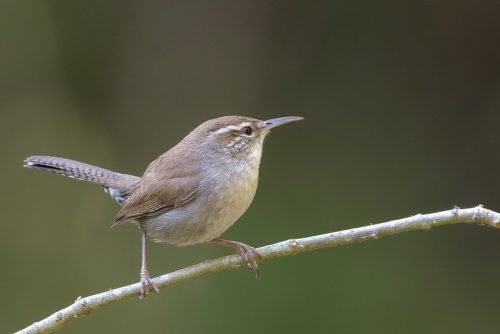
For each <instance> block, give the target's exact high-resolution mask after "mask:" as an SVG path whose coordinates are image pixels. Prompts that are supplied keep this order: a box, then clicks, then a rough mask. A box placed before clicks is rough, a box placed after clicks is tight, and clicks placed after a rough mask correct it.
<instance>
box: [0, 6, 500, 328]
mask: <svg viewBox="0 0 500 334" xmlns="http://www.w3.org/2000/svg"><path fill="white" fill-rule="evenodd" d="M499 38H500V5H499V3H498V1H459V2H456V1H451V0H446V1H445V0H441V1H390V0H387V1H377V2H374V1H366V0H364V1H363V0H359V1H342V0H340V1H309V2H306V1H210V2H208V1H206V2H201V1H199V2H189V1H187V2H186V1H156V2H153V1H151V2H148V1H145V2H137V1H130V0H126V1H114V2H112V1H92V0H91V1H2V2H0V40H1V41H2V43H1V52H0V153H1V156H2V167H1V168H2V172H1V174H0V178H1V179H0V184H1V185H2V188H1V192H0V203H1V204H0V205H1V212H2V219H1V222H2V223H1V224H2V229H1V233H0V268H2V275H1V276H0V290H1V296H2V298H1V300H2V301H1V306H0V332H2V333H6V332H12V331H14V330H17V329H21V328H23V327H24V326H26V325H28V324H30V323H31V322H33V321H37V320H40V319H41V318H43V317H45V316H48V315H49V314H51V313H53V312H55V311H56V310H58V309H60V308H62V307H63V306H66V305H68V304H69V303H71V302H72V301H73V300H74V299H75V298H76V297H78V296H80V295H81V296H85V295H89V294H93V293H97V292H101V291H105V290H107V289H109V288H112V287H119V286H122V285H125V284H129V283H134V282H136V281H137V280H138V270H139V261H140V252H139V247H140V240H139V233H138V231H137V229H136V228H134V227H133V226H131V225H130V226H124V227H121V228H118V229H113V230H110V228H109V226H110V225H111V223H112V221H113V218H114V214H115V212H116V210H117V206H116V204H115V203H114V202H113V201H112V200H110V199H109V198H107V197H106V195H105V194H104V193H103V192H102V191H101V190H100V189H99V188H98V187H96V186H94V185H91V184H84V183H79V182H76V181H74V180H70V179H67V178H63V177H59V176H55V175H51V174H48V173H42V172H38V171H33V170H26V169H23V168H22V167H21V166H22V160H23V159H24V158H25V157H26V156H28V155H32V154H46V155H56V156H62V157H69V158H73V159H77V160H81V161H85V162H89V163H93V164H96V165H100V166H103V167H107V168H110V169H114V170H117V171H121V172H126V173H131V174H141V173H142V171H143V170H144V168H145V167H146V165H147V164H148V162H149V161H151V160H152V159H154V158H155V157H156V156H157V155H159V154H160V153H162V152H163V151H165V150H166V149H168V148H169V147H171V146H173V145H174V144H175V143H176V142H177V141H179V140H180V139H181V138H182V137H183V136H184V135H186V134H187V132H188V131H190V130H191V129H192V128H194V127H195V126H196V125H198V124H199V123H201V122H202V121H204V120H207V119H209V118H213V117H217V116H222V115H230V114H242V115H248V116H253V117H257V118H262V119H265V118H270V117H277V116H285V115H301V116H304V117H305V118H306V120H305V121H303V122H301V123H295V124H292V125H287V126H285V127H283V128H279V129H277V130H275V131H274V134H273V135H272V136H271V137H270V138H268V140H267V142H266V147H265V152H264V159H263V162H262V165H261V179H260V185H259V191H258V192H257V196H256V198H255V200H254V202H253V205H252V206H251V208H250V209H249V211H248V212H247V214H246V215H244V217H242V218H241V219H240V220H239V222H238V223H237V224H236V225H235V226H234V227H233V228H231V229H230V230H229V231H228V232H227V233H225V234H224V236H225V237H226V238H231V239H235V240H240V241H243V242H245V243H248V244H251V245H254V246H261V245H265V244H268V243H273V242H277V241H281V240H285V239H288V238H292V237H302V236H309V235H314V234H320V233H325V232H329V231H335V230H341V229H346V228H351V227H356V226H363V225H367V224H370V223H377V222H382V221H385V220H389V219H395V218H401V217H406V216H409V215H413V214H416V213H426V212H434V211H440V210H445V209H450V208H452V207H453V205H458V206H461V207H469V206H473V205H477V204H479V203H482V204H484V205H485V206H486V207H488V208H491V209H493V210H497V211H498V210H500V198H499V196H498V189H499V186H500V175H499V168H498V167H499V162H500V158H499V157H500V155H499V152H498V148H499V147H500V134H499V131H498V129H499V121H500V113H499V109H500V62H499V59H500V43H499ZM225 254H229V250H228V249H225V248H224V247H220V246H216V245H199V246H193V247H187V248H175V247H172V246H168V245H165V244H153V243H150V256H149V265H150V270H151V272H152V274H153V275H159V274H162V273H166V272H169V271H173V270H176V269H179V268H183V267H185V266H189V265H191V264H194V263H197V262H200V261H204V260H206V259H211V258H215V257H218V256H222V255H225ZM499 255H500V231H497V230H493V229H488V228H481V227H477V226H468V225H464V226H448V227H442V228H438V229H434V230H431V231H429V232H413V233H407V234H401V235H397V236H394V237H390V238H384V239H381V240H377V241H371V242H367V243H363V244H355V245H350V246H346V247H340V248H336V249H329V250H323V251H318V252H314V253H309V254H305V255H300V256H294V257H287V258H283V259H279V260H275V261H272V262H266V263H264V264H262V266H261V270H262V271H261V277H260V279H258V280H256V279H255V278H254V274H253V273H252V272H250V271H248V270H240V271H233V272H225V273H221V274H215V275H210V276H207V277H204V278H202V279H198V280H193V281H190V282H187V283H183V284H180V285H177V286H174V287H171V288H168V289H164V290H162V291H161V293H160V294H159V295H158V296H153V297H150V298H148V299H147V300H146V301H143V302H141V301H139V299H133V300H129V301H127V302H124V303H120V304H117V305H113V306H111V307H106V308H104V309H101V310H99V311H97V312H95V313H93V314H92V315H90V316H88V317H86V318H83V319H80V320H78V321H76V322H74V323H72V324H71V325H69V326H67V327H65V328H64V330H63V332H64V333H108V332H119V333H224V332H238V333H242V334H243V333H255V332H262V333H267V332H273V333H274V332H278V333H282V332H287V333H304V332H306V331H307V332H313V333H331V332H339V333H368V332H369V333H498V332H499V331H500V322H499V318H498V316H499V314H500V303H499V300H500V291H499V282H500V266H499Z"/></svg>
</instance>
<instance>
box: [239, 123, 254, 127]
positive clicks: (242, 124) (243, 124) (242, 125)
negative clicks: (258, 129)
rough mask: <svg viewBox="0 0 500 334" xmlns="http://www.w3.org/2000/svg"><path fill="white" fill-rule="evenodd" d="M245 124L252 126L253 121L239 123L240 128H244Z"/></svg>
mask: <svg viewBox="0 0 500 334" xmlns="http://www.w3.org/2000/svg"><path fill="white" fill-rule="evenodd" d="M245 126H252V123H250V122H243V123H241V124H240V125H239V127H240V128H244V127H245Z"/></svg>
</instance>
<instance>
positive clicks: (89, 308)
mask: <svg viewBox="0 0 500 334" xmlns="http://www.w3.org/2000/svg"><path fill="white" fill-rule="evenodd" d="M460 223H473V224H477V225H484V226H490V227H495V228H500V213H498V212H495V211H491V210H488V209H485V208H484V207H483V206H481V205H480V206H477V207H475V208H469V209H460V208H457V207H456V208H454V209H452V210H447V211H441V212H436V213H429V214H418V215H415V216H412V217H408V218H403V219H398V220H392V221H389V222H386V223H381V224H375V225H368V226H363V227H358V228H353V229H349V230H344V231H339V232H332V233H326V234H321V235H315V236H311V237H307V238H301V239H290V240H286V241H282V242H278V243H275V244H271V245H268V246H264V247H261V248H259V249H257V250H258V252H259V254H260V255H261V257H262V261H265V260H269V259H273V258H277V257H283V256H288V255H295V254H299V253H304V252H309V251H313V250H316V249H321V248H330V247H337V246H342V245H347V244H351V243H355V242H362V241H367V240H373V239H379V238H381V237H385V236H389V235H394V234H398V233H403V232H409V231H416V230H429V229H431V228H432V227H436V226H441V225H450V224H460ZM243 265H244V262H243V260H242V259H241V257H240V256H238V255H230V256H225V257H221V258H218V259H214V260H210V261H205V262H202V263H198V264H195V265H193V266H190V267H187V268H184V269H180V270H178V271H175V272H172V273H168V274H165V275H162V276H159V277H156V278H154V279H153V281H154V283H155V284H156V285H157V286H158V287H161V288H165V287H168V286H172V285H174V284H177V283H180V282H184V281H187V280H190V279H193V278H197V277H200V276H204V275H207V274H209V273H215V272H220V271H225V270H231V269H237V268H240V267H242V266H243ZM139 293H140V284H139V283H135V284H131V285H127V286H124V287H121V288H117V289H113V290H110V291H106V292H101V293H98V294H95V295H91V296H87V297H84V298H81V297H78V299H77V300H76V301H75V302H74V303H73V304H71V305H69V306H68V307H66V308H63V309H61V310H59V311H57V312H55V313H54V314H52V315H51V316H49V317H47V318H45V319H43V320H40V321H38V322H35V323H33V324H32V325H30V326H28V327H26V328H24V329H22V330H20V331H18V332H17V333H20V334H35V333H52V332H54V331H56V330H58V329H60V328H62V327H63V326H64V325H66V324H67V323H70V322H71V321H73V320H75V319H77V318H79V317H81V316H84V315H87V314H89V313H91V312H93V311H95V310H97V309H98V308H101V307H103V306H106V305H109V304H114V303H118V302H120V301H123V300H125V299H129V298H131V297H135V296H138V295H139Z"/></svg>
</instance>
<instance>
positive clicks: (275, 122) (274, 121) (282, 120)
mask: <svg viewBox="0 0 500 334" xmlns="http://www.w3.org/2000/svg"><path fill="white" fill-rule="evenodd" d="M303 119H304V118H302V117H298V116H287V117H279V118H271V119H268V120H267V121H264V122H265V123H266V124H265V126H264V129H266V130H270V129H272V128H275V127H277V126H280V125H283V124H286V123H290V122H296V121H300V120H303Z"/></svg>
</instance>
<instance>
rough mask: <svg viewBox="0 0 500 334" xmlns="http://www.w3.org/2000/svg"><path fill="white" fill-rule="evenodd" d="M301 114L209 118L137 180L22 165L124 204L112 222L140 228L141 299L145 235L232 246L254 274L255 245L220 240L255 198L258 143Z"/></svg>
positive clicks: (89, 168) (57, 165) (92, 170)
mask: <svg viewBox="0 0 500 334" xmlns="http://www.w3.org/2000/svg"><path fill="white" fill-rule="evenodd" d="M302 119H303V118H302V117H298V116H287V117H279V118H272V119H268V120H259V119H256V118H251V117H246V116H223V117H218V118H214V119H210V120H208V121H205V122H203V123H202V124H200V125H199V126H198V127H196V128H195V129H194V130H192V131H191V132H190V133H189V134H188V135H187V136H185V137H184V138H183V139H182V140H181V141H180V142H179V143H178V144H177V145H175V146H173V147H172V148H170V149H169V150H167V151H166V152H165V153H163V154H161V155H160V156H159V157H158V158H156V159H155V160H153V161H152V162H151V163H150V164H149V165H148V167H147V168H146V170H145V171H144V173H143V175H142V176H141V177H139V176H135V175H129V174H123V173H118V172H114V171H111V170H108V169H105V168H101V167H97V166H94V165H90V164H86V163H83V162H79V161H75V160H71V159H65V158H59V157H52V156H40V155H36V156H30V157H28V158H26V159H25V161H24V167H28V168H34V169H41V170H45V171H49V172H52V173H56V174H60V175H63V176H67V177H70V178H74V179H78V180H82V181H87V182H91V183H96V184H98V185H100V186H101V187H102V188H103V189H104V191H105V192H106V193H107V194H108V195H109V196H111V197H112V198H113V199H114V200H115V201H116V202H117V203H118V204H119V205H121V208H120V209H119V211H118V213H117V214H116V217H115V220H114V223H113V224H112V227H115V226H120V225H124V224H125V223H133V224H135V225H137V226H138V227H139V230H140V232H141V254H142V261H141V269H140V298H141V299H144V298H145V297H146V296H147V295H148V294H149V293H151V292H156V293H158V292H159V288H158V287H157V286H156V284H155V283H154V282H153V281H152V279H151V277H150V275H149V271H148V267H147V261H146V260H147V256H146V243H147V238H151V239H153V240H155V241H158V242H165V243H168V244H172V245H176V246H189V245H195V244H200V243H206V242H213V243H216V244H220V245H224V246H229V247H232V248H234V251H235V253H236V254H238V255H240V256H241V257H242V259H243V260H244V262H245V263H246V264H247V266H248V267H250V268H251V269H253V270H255V272H256V275H257V276H258V273H259V268H258V263H257V262H258V260H259V259H260V255H259V253H258V252H257V250H256V249H255V248H253V247H251V246H249V245H246V244H244V243H242V242H238V241H233V240H226V239H221V238H219V237H220V236H221V234H222V233H223V232H225V231H226V230H227V229H228V228H229V227H230V226H231V225H233V224H234V223H235V222H236V221H237V220H238V219H239V218H240V217H241V216H242V215H243V214H244V213H245V211H246V210H247V209H248V207H249V206H250V204H251V203H252V201H253V198H254V196H255V193H256V190H257V184H258V178H259V166H260V162H261V157H262V146H263V143H264V139H265V138H266V136H267V135H268V134H269V133H270V130H271V129H273V128H275V127H277V126H279V125H283V124H286V123H290V122H295V121H299V120H302Z"/></svg>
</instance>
